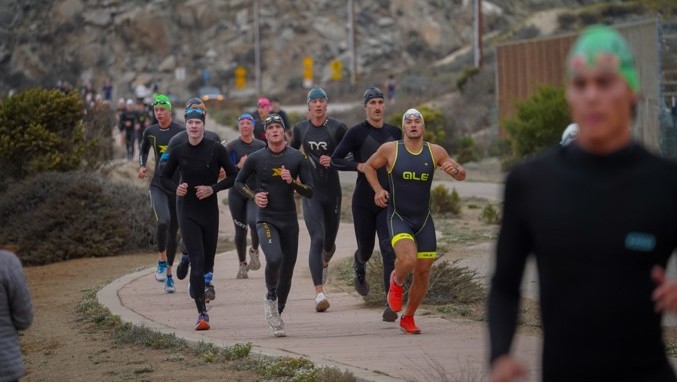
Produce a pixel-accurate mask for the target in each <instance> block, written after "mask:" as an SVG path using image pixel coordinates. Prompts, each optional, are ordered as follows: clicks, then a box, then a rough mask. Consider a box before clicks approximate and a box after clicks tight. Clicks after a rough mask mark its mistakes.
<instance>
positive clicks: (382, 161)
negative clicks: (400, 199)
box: [362, 141, 397, 207]
mask: <svg viewBox="0 0 677 383" xmlns="http://www.w3.org/2000/svg"><path fill="white" fill-rule="evenodd" d="M396 144H397V143H396V142H394V141H393V142H386V143H385V144H383V145H381V146H380V147H379V148H378V150H377V151H376V153H374V154H372V155H371V157H369V159H368V160H367V162H365V163H364V166H362V170H363V171H364V175H365V176H366V177H367V181H369V185H371V188H372V189H374V193H375V195H374V202H375V203H376V205H377V206H380V207H386V206H388V198H389V197H390V194H389V193H388V191H387V190H385V189H383V187H381V184H380V183H379V182H378V176H377V175H376V170H377V169H380V168H382V167H384V166H386V165H388V164H389V163H390V162H391V157H392V154H393V149H394V147H395V145H396Z"/></svg>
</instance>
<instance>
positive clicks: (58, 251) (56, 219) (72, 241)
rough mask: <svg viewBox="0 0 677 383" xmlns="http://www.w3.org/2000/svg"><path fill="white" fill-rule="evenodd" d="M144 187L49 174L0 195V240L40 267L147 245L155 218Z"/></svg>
mask: <svg viewBox="0 0 677 383" xmlns="http://www.w3.org/2000/svg"><path fill="white" fill-rule="evenodd" d="M148 203H149V202H148V196H147V194H146V192H145V191H144V190H141V189H139V188H136V187H133V186H129V185H125V184H114V183H110V182H109V181H107V180H105V179H103V178H101V177H99V176H96V175H92V174H87V173H80V172H68V173H57V172H47V173H41V174H39V175H37V176H33V177H30V178H27V179H25V180H23V181H21V182H20V183H17V184H14V185H12V186H11V187H10V188H9V189H8V190H7V192H6V193H4V194H3V195H2V196H0V216H2V217H3V219H4V225H2V226H1V227H0V244H3V243H4V244H13V245H16V246H17V253H18V255H19V257H20V258H21V259H22V261H23V262H24V264H27V265H41V264H47V263H51V262H56V261H61V260H66V259H73V258H82V257H104V256H110V255H115V254H119V253H121V252H125V251H136V250H142V249H143V250H146V249H149V246H150V244H151V243H152V242H153V240H154V232H155V220H154V218H153V215H152V213H151V210H150V209H149V206H148Z"/></svg>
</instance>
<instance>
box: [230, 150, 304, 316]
mask: <svg viewBox="0 0 677 383" xmlns="http://www.w3.org/2000/svg"><path fill="white" fill-rule="evenodd" d="M282 166H284V167H285V169H288V170H289V171H290V173H291V176H292V178H293V179H294V181H292V182H291V183H290V184H288V183H287V182H286V181H284V180H283V179H282V177H281V172H282ZM251 176H254V177H255V181H256V182H255V185H256V188H255V189H250V188H249V187H248V186H247V184H246V181H247V180H248V179H249V177H251ZM299 176H300V181H299V180H298V179H297V177H299ZM235 187H236V188H237V190H239V191H240V192H242V193H243V194H244V195H245V196H247V197H248V198H251V199H254V196H255V194H256V193H258V192H264V191H265V192H268V206H266V207H265V208H259V214H258V218H257V220H256V222H257V224H256V228H257V230H258V233H259V240H260V241H261V249H262V250H263V253H264V254H265V256H266V287H267V289H268V293H267V295H266V298H267V299H268V300H275V299H277V300H278V302H277V304H278V309H279V311H280V313H282V310H284V306H285V304H286V303H287V296H288V295H289V290H290V288H291V278H292V275H293V273H294V265H296V256H297V253H298V245H299V222H298V218H297V217H296V202H295V201H294V191H296V192H298V193H299V194H301V195H302V196H304V197H306V198H312V196H313V180H312V176H311V172H310V164H309V163H308V160H307V159H306V156H305V155H304V154H303V153H301V152H299V151H298V150H296V149H294V148H290V147H289V146H285V147H284V149H283V150H282V151H281V152H279V153H273V152H272V151H271V150H270V149H269V148H266V149H263V150H259V151H256V152H254V153H252V154H251V155H250V156H249V157H247V161H245V163H244V166H243V167H242V169H241V170H240V173H238V176H237V180H236V181H235Z"/></svg>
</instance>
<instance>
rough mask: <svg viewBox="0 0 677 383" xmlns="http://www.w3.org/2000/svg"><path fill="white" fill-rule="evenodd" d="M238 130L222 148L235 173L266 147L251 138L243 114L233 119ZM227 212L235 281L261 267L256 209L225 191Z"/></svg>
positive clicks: (251, 129)
mask: <svg viewBox="0 0 677 383" xmlns="http://www.w3.org/2000/svg"><path fill="white" fill-rule="evenodd" d="M237 124H238V127H239V129H240V137H238V138H237V139H236V140H233V141H231V142H229V143H228V144H227V145H226V149H228V153H230V159H231V161H232V162H233V163H234V164H235V166H236V167H237V168H238V169H242V166H244V163H245V161H246V160H247V157H249V155H250V154H252V153H254V152H255V151H257V150H259V149H263V148H265V147H266V143H265V142H263V141H261V140H258V139H256V138H254V117H252V115H251V114H249V113H244V114H242V115H241V116H240V117H238V119H237ZM246 184H247V186H249V188H250V189H252V190H254V189H256V184H255V180H254V177H250V178H249V179H248V180H246ZM228 208H229V209H230V215H231V216H232V217H233V224H234V225H235V249H236V250H237V257H238V259H239V260H240V266H239V268H238V272H237V279H244V278H248V277H249V276H248V272H249V270H258V269H259V268H260V267H261V261H260V260H259V235H258V233H257V232H256V215H257V214H258V207H257V206H256V203H255V202H254V201H253V200H251V199H249V198H247V197H246V196H244V195H243V194H242V193H240V192H239V191H237V189H236V188H231V189H229V190H228ZM247 227H249V230H250V233H251V234H250V235H251V239H252V245H251V247H250V248H249V264H247Z"/></svg>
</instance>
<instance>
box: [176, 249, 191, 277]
mask: <svg viewBox="0 0 677 383" xmlns="http://www.w3.org/2000/svg"><path fill="white" fill-rule="evenodd" d="M189 268H190V257H189V256H188V254H183V255H182V256H181V262H179V265H178V266H176V277H177V278H179V279H181V280H183V279H184V278H185V277H186V275H188V269H189Z"/></svg>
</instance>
